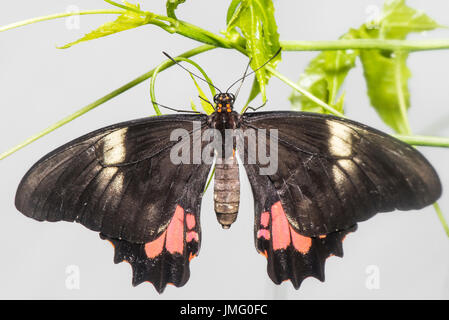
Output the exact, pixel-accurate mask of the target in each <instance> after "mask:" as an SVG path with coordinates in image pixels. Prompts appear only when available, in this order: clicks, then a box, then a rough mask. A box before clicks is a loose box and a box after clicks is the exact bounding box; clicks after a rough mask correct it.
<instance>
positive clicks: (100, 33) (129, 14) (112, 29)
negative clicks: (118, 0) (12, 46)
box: [58, 1, 155, 49]
mask: <svg viewBox="0 0 449 320" xmlns="http://www.w3.org/2000/svg"><path fill="white" fill-rule="evenodd" d="M123 3H124V4H125V5H126V6H128V7H130V8H133V9H136V10H138V11H140V5H138V4H137V5H133V4H131V3H128V2H126V1H123ZM154 16H155V15H154V14H153V13H151V12H142V14H141V13H139V12H136V11H133V10H126V11H124V12H123V14H122V15H120V16H119V17H118V18H117V19H116V20H115V21H111V22H107V23H105V24H103V25H102V26H100V27H99V28H98V29H96V30H94V31H92V32H90V33H88V34H86V35H85V36H84V37H82V38H80V39H78V40H76V41H74V42H71V43H68V44H66V45H64V46H62V47H58V49H67V48H70V47H71V46H73V45H75V44H78V43H81V42H84V41H89V40H94V39H98V38H101V37H106V36H109V35H111V34H114V33H118V32H121V31H125V30H129V29H133V28H136V27H140V26H142V25H145V24H147V23H149V22H150V20H151V19H152V18H153V17H154Z"/></svg>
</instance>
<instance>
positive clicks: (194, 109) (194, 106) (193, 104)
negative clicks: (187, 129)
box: [190, 99, 198, 111]
mask: <svg viewBox="0 0 449 320" xmlns="http://www.w3.org/2000/svg"><path fill="white" fill-rule="evenodd" d="M190 107H191V108H192V110H193V111H198V109H197V108H196V105H195V102H193V99H190Z"/></svg>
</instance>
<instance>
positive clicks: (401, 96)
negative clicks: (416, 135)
mask: <svg viewBox="0 0 449 320" xmlns="http://www.w3.org/2000/svg"><path fill="white" fill-rule="evenodd" d="M405 54H406V53H405V52H403V51H396V52H395V58H394V59H395V71H394V78H395V85H396V93H397V96H398V105H399V111H400V113H401V118H402V119H401V122H402V123H401V125H400V127H401V130H400V131H401V132H399V133H402V134H408V135H410V134H411V133H412V129H411V128H410V122H409V121H408V115H407V109H408V108H407V102H406V100H405V92H404V79H403V78H402V70H401V68H402V62H403V59H404V55H405Z"/></svg>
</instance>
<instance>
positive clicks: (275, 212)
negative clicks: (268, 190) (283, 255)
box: [271, 201, 291, 250]
mask: <svg viewBox="0 0 449 320" xmlns="http://www.w3.org/2000/svg"><path fill="white" fill-rule="evenodd" d="M271 214H272V222H271V223H272V227H271V234H272V236H273V249H274V250H279V249H286V248H287V247H288V246H289V245H290V243H291V241H290V225H289V223H288V220H287V217H286V216H285V212H284V209H283V208H282V204H281V202H280V201H278V202H276V203H275V204H273V205H272V206H271Z"/></svg>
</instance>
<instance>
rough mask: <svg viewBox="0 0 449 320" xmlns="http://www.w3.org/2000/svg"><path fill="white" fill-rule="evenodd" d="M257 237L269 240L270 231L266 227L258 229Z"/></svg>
mask: <svg viewBox="0 0 449 320" xmlns="http://www.w3.org/2000/svg"><path fill="white" fill-rule="evenodd" d="M257 238H264V239H266V240H270V231H269V230H267V229H259V231H257Z"/></svg>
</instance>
